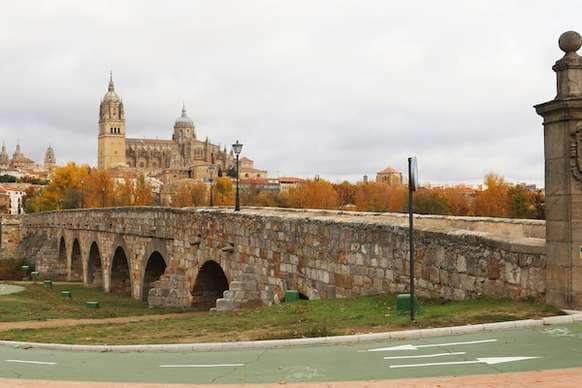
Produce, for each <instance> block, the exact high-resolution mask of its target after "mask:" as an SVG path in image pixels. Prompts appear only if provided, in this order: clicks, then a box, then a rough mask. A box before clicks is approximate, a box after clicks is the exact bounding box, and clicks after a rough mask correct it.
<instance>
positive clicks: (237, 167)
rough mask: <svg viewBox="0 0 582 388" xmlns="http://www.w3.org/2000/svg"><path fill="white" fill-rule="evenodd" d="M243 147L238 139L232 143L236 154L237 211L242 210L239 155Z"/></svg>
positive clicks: (235, 208)
mask: <svg viewBox="0 0 582 388" xmlns="http://www.w3.org/2000/svg"><path fill="white" fill-rule="evenodd" d="M242 147H243V145H242V144H241V143H239V142H238V140H237V141H236V143H234V144H233V145H232V150H233V151H234V154H235V155H236V202H235V205H234V211H235V212H238V211H240V187H239V181H240V174H239V165H238V157H239V155H240V152H241V151H242Z"/></svg>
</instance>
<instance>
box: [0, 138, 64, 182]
mask: <svg viewBox="0 0 582 388" xmlns="http://www.w3.org/2000/svg"><path fill="white" fill-rule="evenodd" d="M56 165H57V160H56V156H55V150H54V149H53V148H52V147H51V146H49V147H48V148H47V150H46V153H45V157H44V164H43V165H37V164H36V163H35V162H34V160H32V159H29V158H28V157H27V156H26V155H24V153H23V152H22V150H21V149H20V144H16V150H15V151H14V153H13V154H12V158H11V157H10V155H9V154H8V150H7V149H6V144H5V143H2V149H0V175H2V172H3V171H5V170H17V171H21V172H23V173H26V175H33V176H37V175H38V176H46V175H48V173H50V172H52V170H54V168H55V167H56Z"/></svg>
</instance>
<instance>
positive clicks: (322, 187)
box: [286, 179, 338, 209]
mask: <svg viewBox="0 0 582 388" xmlns="http://www.w3.org/2000/svg"><path fill="white" fill-rule="evenodd" d="M286 195H287V201H288V205H289V206H290V207H295V208H302V209H336V208H337V207H338V195H337V192H336V191H335V189H334V187H333V185H332V184H331V183H330V182H328V181H326V180H322V179H318V180H307V181H305V182H303V183H301V184H299V185H298V186H297V187H294V188H291V189H289V191H288V192H287V194H286Z"/></svg>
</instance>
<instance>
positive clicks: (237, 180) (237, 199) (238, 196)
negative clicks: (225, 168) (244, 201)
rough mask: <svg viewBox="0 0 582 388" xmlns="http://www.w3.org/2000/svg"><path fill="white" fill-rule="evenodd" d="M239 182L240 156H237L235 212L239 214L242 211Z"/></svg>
mask: <svg viewBox="0 0 582 388" xmlns="http://www.w3.org/2000/svg"><path fill="white" fill-rule="evenodd" d="M239 181H240V176H239V171H238V154H236V204H235V206H234V211H235V212H238V211H240V194H239V184H238V183H239Z"/></svg>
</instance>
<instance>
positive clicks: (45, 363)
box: [4, 360, 57, 365]
mask: <svg viewBox="0 0 582 388" xmlns="http://www.w3.org/2000/svg"><path fill="white" fill-rule="evenodd" d="M4 362H16V363H19V364H36V365H57V363H56V362H46V361H26V360H4Z"/></svg>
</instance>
